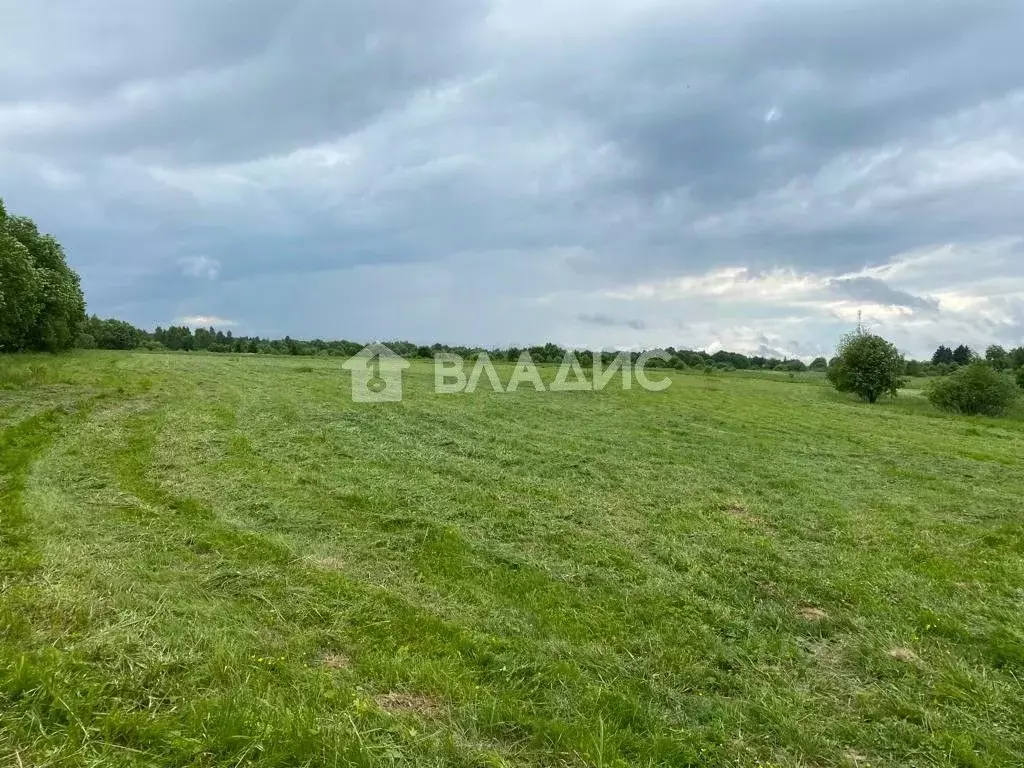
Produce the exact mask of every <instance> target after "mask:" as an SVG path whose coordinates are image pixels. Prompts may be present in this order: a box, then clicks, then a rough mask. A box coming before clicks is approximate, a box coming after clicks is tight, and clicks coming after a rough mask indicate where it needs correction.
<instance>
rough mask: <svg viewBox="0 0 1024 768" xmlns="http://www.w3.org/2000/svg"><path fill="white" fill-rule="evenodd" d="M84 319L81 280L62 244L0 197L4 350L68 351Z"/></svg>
mask: <svg viewBox="0 0 1024 768" xmlns="http://www.w3.org/2000/svg"><path fill="white" fill-rule="evenodd" d="M84 322H85V298H84V297H83V296H82V287H81V282H80V280H79V278H78V275H77V274H75V272H74V270H72V269H71V268H70V267H68V265H67V260H66V259H65V257H64V249H63V248H61V246H60V243H58V242H57V241H56V240H55V239H54V238H53V237H51V236H50V235H46V234H42V233H41V232H40V231H39V229H38V228H37V227H36V225H35V223H34V222H33V221H32V219H29V218H27V217H25V216H11V215H8V213H7V211H6V209H5V208H4V204H3V201H2V200H0V352H19V351H22V350H44V351H49V352H59V351H61V350H65V349H70V348H71V347H72V346H73V345H74V343H75V338H76V337H77V335H78V332H79V329H80V328H81V326H82V323H84Z"/></svg>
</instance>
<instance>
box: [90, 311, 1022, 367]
mask: <svg viewBox="0 0 1024 768" xmlns="http://www.w3.org/2000/svg"><path fill="white" fill-rule="evenodd" d="M386 343H387V346H388V347H390V348H391V349H392V350H393V351H394V352H396V353H398V354H400V355H402V356H403V357H407V358H410V359H412V358H426V359H429V358H433V356H434V355H435V353H438V352H447V353H453V354H457V355H461V356H463V357H466V358H470V359H472V358H473V357H475V356H477V355H480V354H481V353H486V354H488V355H489V356H490V357H491V359H492V360H495V361H502V360H505V361H509V362H514V361H515V360H518V359H519V356H520V355H521V354H522V353H523V352H529V353H530V357H531V358H532V359H533V360H534V362H537V363H559V362H561V361H562V359H563V358H564V357H565V355H566V352H567V351H568V350H567V349H566V348H564V347H561V346H559V345H557V344H551V343H548V344H544V345H540V346H533V347H504V348H493V349H486V348H483V347H466V346H449V345H447V344H432V345H430V346H423V345H417V344H414V343H412V342H408V341H388V342H386ZM78 346H80V347H83V348H100V349H149V350H171V351H186V352H192V351H205V352H219V353H228V352H234V353H242V354H272V355H307V356H309V355H321V356H338V357H350V356H351V355H354V354H356V353H357V352H358V351H359V350H360V349H362V348H363V347H364V346H365V342H357V341H347V340H340V341H324V340H322V339H313V340H299V339H293V338H291V337H289V336H285V337H284V338H283V339H263V338H260V337H258V336H235V335H233V333H232V332H231V331H222V330H218V329H216V328H196V329H195V330H192V329H191V328H189V327H187V326H171V327H169V328H156V329H155V330H154V331H144V330H142V329H140V328H136V327H135V326H133V325H131V324H130V323H126V322H124V321H122V320H101V319H100V318H98V317H91V318H88V319H87V320H86V322H85V325H84V327H83V333H82V334H81V336H80V337H79V343H78ZM664 351H665V352H666V353H667V354H668V356H669V359H668V361H666V362H662V361H658V360H652V361H651V363H650V364H651V365H652V366H658V365H662V366H664V367H668V368H677V369H680V370H685V369H691V368H700V369H703V368H709V367H710V368H713V369H718V370H723V371H736V370H739V371H743V370H774V371H786V372H793V373H800V372H804V371H825V370H826V369H827V368H828V365H829V361H828V360H827V359H826V358H824V357H819V358H817V359H816V360H814V361H813V362H812V363H811V364H810V365H808V364H806V363H804V362H803V361H802V360H796V359H786V358H778V357H762V356H759V355H753V356H748V355H744V354H740V353H738V352H726V351H719V352H715V353H714V354H709V353H707V352H703V351H700V350H690V349H677V348H675V347H667V348H665V350H664ZM604 354H605V357H606V359H607V360H610V359H611V358H612V356H613V355H614V353H611V352H606V353H604ZM639 354H640V353H639V352H637V353H634V356H639ZM577 357H578V358H579V360H580V362H581V363H583V364H587V363H588V362H589V361H590V359H591V357H592V353H591V352H586V351H583V352H577ZM979 359H982V356H981V355H979V354H977V353H976V352H975V351H974V350H972V349H971V348H970V347H968V346H966V345H963V344H961V345H960V346H958V347H956V348H955V349H954V348H952V347H947V346H940V347H939V348H938V349H937V350H936V351H935V354H934V355H933V357H932V359H931V360H907V361H906V371H905V373H906V375H909V376H943V375H946V374H949V373H952V372H953V371H955V370H957V369H958V368H960V367H961V366H964V365H967V364H969V363H971V362H974V361H975V360H979ZM984 359H986V360H988V362H990V363H991V364H992V365H993V367H995V368H996V369H997V370H1015V369H1018V368H1024V347H1018V348H1016V349H1013V350H1011V351H1007V350H1005V349H1004V348H1003V347H1000V346H996V345H993V346H991V347H989V348H988V349H987V350H986V352H985V355H984Z"/></svg>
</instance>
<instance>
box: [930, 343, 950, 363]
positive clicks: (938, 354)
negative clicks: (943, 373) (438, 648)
mask: <svg viewBox="0 0 1024 768" xmlns="http://www.w3.org/2000/svg"><path fill="white" fill-rule="evenodd" d="M953 362H954V360H953V350H952V349H951V348H950V347H947V346H945V345H941V346H940V347H939V348H938V349H936V350H935V354H934V355H932V364H933V365H950V364H952V363H953Z"/></svg>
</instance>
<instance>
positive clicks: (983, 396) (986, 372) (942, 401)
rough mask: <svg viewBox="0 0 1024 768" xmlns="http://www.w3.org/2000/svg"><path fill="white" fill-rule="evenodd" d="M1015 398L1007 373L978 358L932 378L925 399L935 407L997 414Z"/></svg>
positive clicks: (945, 409) (976, 413)
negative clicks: (953, 370)
mask: <svg viewBox="0 0 1024 768" xmlns="http://www.w3.org/2000/svg"><path fill="white" fill-rule="evenodd" d="M1016 398H1017V390H1016V388H1015V387H1014V385H1013V382H1012V381H1011V380H1010V379H1009V377H1007V376H1004V375H1002V374H1001V373H999V372H998V371H997V370H996V369H995V368H993V367H992V366H991V365H989V364H988V363H987V362H982V361H980V360H979V361H976V362H973V363H971V364H970V365H967V366H965V367H963V368H961V369H960V370H958V371H956V372H955V373H952V374H950V375H949V376H946V377H945V378H942V379H936V380H935V381H934V382H932V384H931V386H930V387H929V389H928V399H929V400H930V401H931V403H932V405H934V406H935V407H936V408H940V409H941V410H944V411H952V412H954V413H963V414H968V415H978V414H981V415H986V416H999V415H1001V414H1003V413H1005V411H1006V409H1007V408H1009V407H1010V405H1011V404H1012V403H1013V401H1014V400H1015V399H1016Z"/></svg>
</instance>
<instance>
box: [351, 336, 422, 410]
mask: <svg viewBox="0 0 1024 768" xmlns="http://www.w3.org/2000/svg"><path fill="white" fill-rule="evenodd" d="M410 365H411V363H410V362H409V361H408V360H406V359H405V358H404V357H402V356H401V355H399V354H398V353H396V352H392V351H391V350H390V349H388V348H387V347H386V346H384V345H383V344H370V345H369V346H367V347H364V348H363V349H361V350H360V351H359V353H358V354H355V355H353V356H352V357H350V358H349V359H348V360H346V361H345V362H344V364H343V365H342V368H345V369H346V370H348V371H351V373H352V400H353V402H356V403H397V402H401V400H402V371H404V370H405V369H406V368H408V367H409V366H410Z"/></svg>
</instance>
